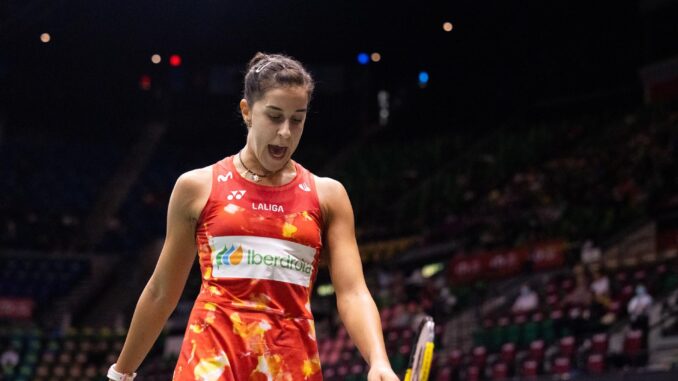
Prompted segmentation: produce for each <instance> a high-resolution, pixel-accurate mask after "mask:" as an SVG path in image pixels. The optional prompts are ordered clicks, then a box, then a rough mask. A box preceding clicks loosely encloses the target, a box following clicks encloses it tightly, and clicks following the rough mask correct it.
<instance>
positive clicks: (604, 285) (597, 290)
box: [591, 268, 610, 300]
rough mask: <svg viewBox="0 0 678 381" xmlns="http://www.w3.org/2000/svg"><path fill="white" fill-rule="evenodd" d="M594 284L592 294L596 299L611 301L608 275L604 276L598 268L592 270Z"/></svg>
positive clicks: (592, 283) (592, 284)
mask: <svg viewBox="0 0 678 381" xmlns="http://www.w3.org/2000/svg"><path fill="white" fill-rule="evenodd" d="M591 276H592V277H593V282H591V292H593V296H594V297H595V298H605V299H607V300H609V296H610V279H609V278H608V277H607V275H603V274H602V273H601V272H600V270H599V269H598V268H594V269H592V270H591Z"/></svg>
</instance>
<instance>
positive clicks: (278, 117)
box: [268, 115, 282, 122]
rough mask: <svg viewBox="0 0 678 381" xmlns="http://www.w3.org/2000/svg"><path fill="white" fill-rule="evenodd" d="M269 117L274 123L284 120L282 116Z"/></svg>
mask: <svg viewBox="0 0 678 381" xmlns="http://www.w3.org/2000/svg"><path fill="white" fill-rule="evenodd" d="M268 117H269V118H271V120H272V121H275V122H278V121H280V120H282V116H281V115H269V116H268Z"/></svg>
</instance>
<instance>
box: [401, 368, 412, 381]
mask: <svg viewBox="0 0 678 381" xmlns="http://www.w3.org/2000/svg"><path fill="white" fill-rule="evenodd" d="M403 381H412V368H407V371H405V378H404V379H403Z"/></svg>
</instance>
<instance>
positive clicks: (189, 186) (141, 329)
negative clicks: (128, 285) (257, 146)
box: [116, 168, 211, 373]
mask: <svg viewBox="0 0 678 381" xmlns="http://www.w3.org/2000/svg"><path fill="white" fill-rule="evenodd" d="M210 173H211V172H209V171H206V169H205V168H203V169H199V170H195V171H191V172H187V173H185V174H183V175H182V176H180V177H179V179H178V180H177V182H176V185H175V186H174V190H173V191H172V195H171V196H170V201H169V207H168V210H167V235H166V237H165V243H164V245H163V248H162V251H161V253H160V257H159V258H158V263H157V264H156V267H155V270H154V271H153V275H151V278H150V279H149V281H148V283H147V284H146V287H145V288H144V291H143V292H142V294H141V297H140V298H139V301H138V302H137V306H136V309H135V310H134V315H133V317H132V322H131V324H130V328H129V332H128V333H127V338H126V340H125V344H124V346H123V348H122V351H121V352H120V356H119V357H118V361H117V362H116V369H117V370H118V371H119V372H122V373H132V372H134V371H136V369H137V368H138V367H139V365H141V362H142V361H143V360H144V358H145V357H146V355H147V354H148V352H149V351H150V350H151V347H152V346H153V343H155V341H156V340H157V339H158V336H159V335H160V332H161V330H162V328H163V327H164V325H165V323H166V322H167V319H168V318H169V316H170V314H171V313H172V311H174V309H175V308H176V306H177V303H178V302H179V298H180V297H181V294H182V292H183V289H184V287H185V285H186V279H187V278H188V274H189V273H190V270H191V267H192V265H193V261H194V260H195V257H196V250H197V247H196V243H195V223H196V221H197V218H198V216H199V215H200V210H201V208H202V207H203V205H204V203H205V201H206V199H207V197H208V196H209V189H210V179H211V177H209V176H211V175H210Z"/></svg>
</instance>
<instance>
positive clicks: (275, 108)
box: [266, 105, 306, 112]
mask: <svg viewBox="0 0 678 381" xmlns="http://www.w3.org/2000/svg"><path fill="white" fill-rule="evenodd" d="M266 108H270V109H273V110H276V111H284V110H283V109H281V108H280V107H276V106H271V105H267V106H266ZM295 112H306V109H305V108H300V109H298V110H296V111H295Z"/></svg>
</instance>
